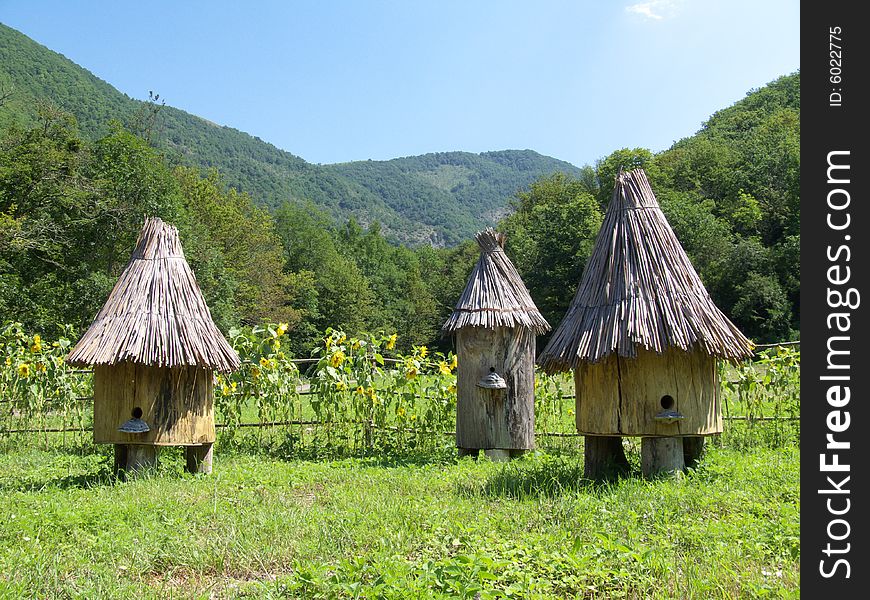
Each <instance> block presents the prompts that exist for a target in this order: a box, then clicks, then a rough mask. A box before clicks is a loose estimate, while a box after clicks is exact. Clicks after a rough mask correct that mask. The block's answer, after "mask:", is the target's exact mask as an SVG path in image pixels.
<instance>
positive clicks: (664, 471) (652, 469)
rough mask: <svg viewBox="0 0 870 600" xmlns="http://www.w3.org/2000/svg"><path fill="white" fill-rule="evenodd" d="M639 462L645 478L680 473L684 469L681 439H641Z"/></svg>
mask: <svg viewBox="0 0 870 600" xmlns="http://www.w3.org/2000/svg"><path fill="white" fill-rule="evenodd" d="M640 462H641V469H642V470H643V474H644V476H645V477H655V476H657V475H668V474H670V475H672V474H675V473H681V472H682V471H683V470H684V469H685V468H686V462H685V459H684V458H683V438H680V437H645V438H643V439H642V440H641V442H640Z"/></svg>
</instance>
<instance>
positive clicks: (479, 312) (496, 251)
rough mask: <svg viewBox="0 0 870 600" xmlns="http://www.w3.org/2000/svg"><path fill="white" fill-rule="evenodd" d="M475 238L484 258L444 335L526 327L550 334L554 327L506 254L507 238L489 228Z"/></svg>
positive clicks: (535, 331) (469, 281) (452, 315)
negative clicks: (468, 329)
mask: <svg viewBox="0 0 870 600" xmlns="http://www.w3.org/2000/svg"><path fill="white" fill-rule="evenodd" d="M475 238H476V239H477V244H478V245H479V246H480V259H478V261H477V264H476V265H475V266H474V270H473V271H472V272H471V277H469V279H468V284H467V285H466V286H465V291H463V292H462V296H460V298H459V302H457V303H456V308H455V309H454V311H453V314H451V315H450V318H449V319H447V322H446V323H444V326H443V327H442V328H441V331H442V333H444V334H450V333H453V332H455V331H456V330H457V329H460V328H462V327H486V328H493V327H525V328H528V329H531V330H532V331H534V333H535V334H536V335H540V334H542V333H544V332H546V331H549V330H550V324H549V323H547V321H546V320H545V319H544V317H543V316H541V313H540V312H539V311H538V307H537V306H535V303H534V302H533V301H532V297H531V295H530V294H529V290H527V289H526V286H525V284H524V283H523V280H522V279H521V278H520V274H519V273H517V269H516V267H514V265H513V263H512V262H511V261H510V259H509V258H508V257H507V255H506V254H505V253H504V240H505V235H504V234H503V233H496V232H495V230H493V229H492V228H488V229H486V230H484V231H479V232H478V233H477V235H476V236H475Z"/></svg>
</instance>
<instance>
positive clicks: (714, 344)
mask: <svg viewBox="0 0 870 600" xmlns="http://www.w3.org/2000/svg"><path fill="white" fill-rule="evenodd" d="M638 346H643V347H644V348H646V349H648V350H654V351H655V352H659V353H661V352H663V351H664V350H665V349H667V348H669V347H676V348H680V349H682V350H689V349H690V348H692V347H698V348H700V349H701V350H703V351H704V352H706V353H708V354H710V355H712V356H716V357H719V358H724V359H728V360H738V359H740V358H743V357H746V356H749V355H751V354H752V342H750V341H749V340H748V339H747V338H746V337H745V336H744V335H743V334H742V333H740V331H739V330H738V329H737V327H736V326H735V325H734V324H733V323H732V322H731V321H730V320H728V317H726V316H725V315H724V314H722V312H721V311H720V310H719V309H718V308H716V305H715V304H713V301H712V300H711V299H710V295H709V294H708V293H707V290H706V289H704V284H703V283H701V278H700V277H698V274H697V273H696V272H695V269H694V268H693V267H692V263H691V262H689V257H688V256H686V252H685V251H684V250H683V248H682V246H680V243H679V241H677V237H676V236H675V235H674V232H673V230H671V227H670V225H668V222H667V220H666V219H665V216H664V214H662V211H661V209H660V208H659V205H658V202H657V201H656V198H655V195H654V194H653V191H652V188H651V187H650V184H649V181H648V180H647V178H646V173H644V172H643V170H642V169H637V170H634V171H629V172H620V174H619V175H618V176H617V180H616V186H615V188H614V190H613V199H612V200H611V201H610V206H609V207H608V208H607V214H606V215H605V216H604V222H603V223H602V225H601V231H600V232H599V233H598V237H597V239H596V240H595V247H594V249H593V250H592V256H591V257H590V258H589V263H588V264H587V265H586V269H585V270H584V271H583V277H582V278H581V280H580V285H579V286H578V288H577V293H576V295H575V296H574V300H573V301H572V302H571V306H570V308H569V309H568V312H567V314H566V315H565V318H564V319H562V322H561V323H560V324H559V326H558V327H557V328H556V331H555V332H554V333H553V336H552V338H550V342H549V343H548V344H547V347H546V348H544V350H543V352H542V353H541V355H540V357H539V358H538V362H539V364H540V365H541V366H542V367H543V368H544V370H545V371H547V372H550V373H553V372H556V371H563V370H569V369H573V368H575V367H576V366H577V364H578V363H579V362H581V361H585V362H590V363H594V362H597V361H599V360H601V359H603V358H605V357H606V356H608V355H610V354H611V353H613V352H616V353H618V354H619V355H620V356H625V357H630V358H633V357H635V356H636V355H637V348H638Z"/></svg>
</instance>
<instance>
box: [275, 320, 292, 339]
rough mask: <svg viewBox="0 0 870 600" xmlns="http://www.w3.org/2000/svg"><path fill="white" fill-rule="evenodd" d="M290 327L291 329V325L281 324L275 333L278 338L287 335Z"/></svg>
mask: <svg viewBox="0 0 870 600" xmlns="http://www.w3.org/2000/svg"><path fill="white" fill-rule="evenodd" d="M288 327H289V325H288V324H287V323H279V324H278V329H277V330H276V331H275V333H276V334H277V335H278V337H281V336H282V335H284V334H285V333H287V328H288Z"/></svg>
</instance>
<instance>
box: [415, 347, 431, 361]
mask: <svg viewBox="0 0 870 600" xmlns="http://www.w3.org/2000/svg"><path fill="white" fill-rule="evenodd" d="M417 351H418V352H419V353H420V358H426V356H427V355H428V354H429V348H427V347H426V346H420V347H419V348H418V349H417Z"/></svg>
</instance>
